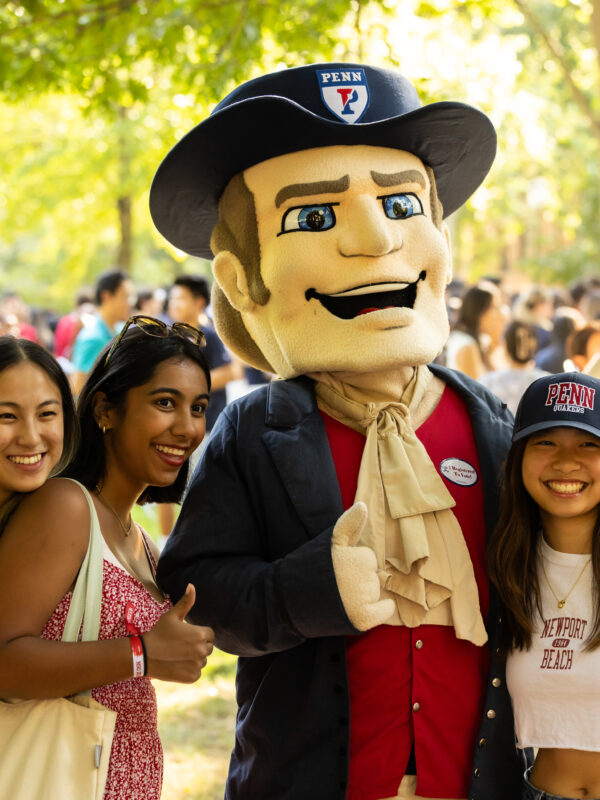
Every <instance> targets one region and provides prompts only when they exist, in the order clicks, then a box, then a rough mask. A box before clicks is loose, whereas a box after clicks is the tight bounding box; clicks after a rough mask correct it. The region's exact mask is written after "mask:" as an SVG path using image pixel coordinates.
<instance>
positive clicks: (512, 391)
mask: <svg viewBox="0 0 600 800" xmlns="http://www.w3.org/2000/svg"><path fill="white" fill-rule="evenodd" d="M503 342H504V349H505V351H506V362H507V365H508V366H507V367H506V368H504V369H498V370H493V371H492V372H486V373H485V375H482V376H481V378H479V382H480V383H482V384H483V385H484V386H486V387H487V388H488V389H489V390H490V391H492V392H494V394H495V395H497V396H498V397H499V398H500V399H501V400H502V402H503V403H506V405H507V406H508V407H509V409H510V410H511V411H512V413H513V414H516V412H517V406H518V405H519V400H520V399H521V396H522V394H523V392H524V391H525V389H526V388H527V387H528V386H529V384H530V383H533V381H534V380H536V378H541V377H543V376H544V375H547V374H548V373H547V372H545V371H544V370H541V369H538V368H537V367H536V366H535V362H534V360H533V357H534V355H535V352H536V350H537V337H536V333H535V328H534V326H533V325H529V324H528V323H526V322H519V321H518V320H513V321H512V322H509V324H508V325H507V327H506V330H505V331H504V337H503Z"/></svg>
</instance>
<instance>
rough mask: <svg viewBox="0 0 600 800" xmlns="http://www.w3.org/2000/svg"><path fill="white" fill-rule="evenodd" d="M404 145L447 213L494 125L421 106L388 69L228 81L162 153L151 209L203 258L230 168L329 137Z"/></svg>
mask: <svg viewBox="0 0 600 800" xmlns="http://www.w3.org/2000/svg"><path fill="white" fill-rule="evenodd" d="M356 144H365V145H375V146H379V147H392V148H395V149H397V150H406V151H408V152H410V153H414V155H416V156H418V157H419V158H420V159H421V161H422V162H423V163H424V164H425V165H427V166H429V167H431V168H432V169H433V172H434V175H435V180H436V186H437V192H438V196H439V198H440V201H441V203H442V206H443V209H444V215H445V216H447V215H448V214H451V213H452V212H453V211H455V210H456V209H457V208H458V207H459V206H461V205H462V204H463V203H464V202H465V200H467V198H468V197H470V195H471V194H472V193H473V192H474V191H475V189H476V188H477V187H478V186H479V184H480V183H481V182H482V181H483V179H484V178H485V176H486V175H487V173H488V171H489V169H490V167H491V165H492V161H493V160H494V156H495V154H496V133H495V131H494V128H493V125H492V123H491V122H490V120H489V119H488V118H487V117H486V116H485V114H483V113H482V112H481V111H478V110H477V109H475V108H472V107H471V106H468V105H464V104H463V103H454V102H441V103H432V104H430V105H427V106H423V107H421V104H420V102H419V98H418V96H417V93H416V91H415V88H414V87H413V85H412V84H411V83H410V82H409V81H408V80H407V79H406V78H404V77H402V75H400V74H399V73H397V72H393V71H391V70H386V69H379V68H378V67H370V66H366V65H361V64H343V63H340V64H311V65H310V66H305V67H294V68H292V69H286V70H282V71H280V72H274V73H271V74H269V75H263V76H261V77H259V78H255V79H254V80H251V81H248V82H247V83H244V84H242V85H241V86H239V87H238V88H237V89H234V91H232V92H231V93H230V94H229V95H227V97H225V99H224V100H222V101H221V102H220V103H219V105H218V106H217V107H216V108H215V109H214V111H213V112H212V114H211V115H210V116H209V117H208V118H207V119H205V120H204V121H203V122H201V123H200V124H199V125H197V126H196V127H195V128H193V130H191V131H190V132H189V133H188V134H186V136H184V137H183V139H181V141H180V142H178V143H177V144H176V145H175V147H173V149H172V150H171V151H170V152H169V153H168V154H167V156H166V157H165V159H164V160H163V162H162V163H161V165H160V166H159V168H158V171H157V173H156V175H155V176H154V181H153V183H152V188H151V190H150V213H151V214H152V218H153V220H154V224H155V225H156V227H157V228H158V230H159V231H160V232H161V233H162V234H163V236H164V237H165V238H166V239H168V240H169V241H170V242H171V243H172V244H174V245H175V246H176V247H178V248H179V249H180V250H184V251H185V252H187V253H190V254H191V255H194V256H201V257H203V258H210V257H211V251H210V245H209V242H210V235H211V233H212V229H213V228H214V226H215V224H216V222H217V204H218V201H219V198H220V196H221V194H222V193H223V190H224V189H225V187H226V185H227V184H228V183H229V181H230V180H231V178H233V176H234V175H237V173H239V172H243V170H245V169H247V168H248V167H251V166H253V165H254V164H258V163H260V162H261V161H266V160H267V159H269V158H274V157H275V156H281V155H284V154H286V153H294V152H297V151H299V150H308V149H310V148H314V147H327V146H330V145H356Z"/></svg>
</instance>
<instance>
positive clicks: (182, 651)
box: [144, 583, 215, 683]
mask: <svg viewBox="0 0 600 800" xmlns="http://www.w3.org/2000/svg"><path fill="white" fill-rule="evenodd" d="M195 601H196V590H195V588H194V586H193V585H192V584H191V583H188V585H187V588H186V590H185V594H184V595H183V597H182V598H181V599H180V600H179V602H178V603H177V604H176V605H175V606H173V608H171V609H170V610H169V611H167V613H166V614H163V616H162V617H161V618H160V619H159V621H158V622H157V623H156V625H155V626H154V627H153V628H152V630H151V631H149V632H148V633H145V634H144V644H145V645H146V655H147V658H148V664H147V672H148V676H149V677H151V678H159V679H160V680H163V681H177V682H178V683H194V681H197V680H198V678H199V677H200V673H201V671H202V668H203V667H204V666H205V665H206V660H207V658H208V656H209V655H210V654H211V653H212V650H213V642H214V638H215V634H214V631H213V629H212V628H205V627H203V626H201V625H191V624H188V623H187V622H185V621H184V620H185V618H186V616H187V614H188V612H189V611H190V609H191V608H192V606H193V605H194V603H195Z"/></svg>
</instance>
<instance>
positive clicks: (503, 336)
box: [0, 269, 600, 535]
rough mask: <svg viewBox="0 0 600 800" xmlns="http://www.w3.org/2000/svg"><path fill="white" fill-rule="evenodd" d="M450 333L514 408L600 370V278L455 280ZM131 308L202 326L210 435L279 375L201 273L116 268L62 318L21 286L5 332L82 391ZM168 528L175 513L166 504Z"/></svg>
mask: <svg viewBox="0 0 600 800" xmlns="http://www.w3.org/2000/svg"><path fill="white" fill-rule="evenodd" d="M447 307H448V315H449V319H450V326H451V333H450V337H449V339H448V342H447V344H446V347H445V349H444V351H443V353H441V355H440V356H439V358H438V361H439V363H442V364H444V365H446V366H448V367H452V368H454V369H458V370H460V371H461V372H464V373H465V374H467V375H469V376H470V377H472V378H475V379H476V380H478V381H480V382H481V383H482V384H484V385H485V386H487V387H488V388H489V389H491V391H493V392H494V393H495V394H497V395H498V397H500V399H501V400H503V401H504V402H505V403H506V404H507V405H508V407H509V408H510V409H511V411H513V413H514V411H515V410H516V407H517V405H518V402H519V399H520V397H521V395H522V394H523V392H524V391H525V389H526V388H527V386H528V385H529V384H530V383H531V382H532V381H533V380H535V379H536V378H538V377H540V376H542V375H544V374H546V373H557V372H562V371H565V370H578V371H582V372H586V373H589V374H591V375H594V376H596V377H598V376H600V277H596V276H589V277H586V278H583V279H581V280H578V281H577V282H575V283H573V284H571V285H570V286H569V287H568V288H546V287H542V286H539V285H530V286H528V287H527V288H526V289H524V290H522V291H520V292H509V291H507V289H506V287H505V286H504V284H503V281H502V280H501V279H499V278H497V277H485V278H482V279H481V280H478V281H477V282H474V283H472V284H468V283H466V282H464V281H461V280H454V281H452V282H451V283H450V285H449V286H448V291H447ZM131 314H145V315H148V316H150V317H156V318H158V319H160V320H162V321H164V322H167V323H172V322H184V323H187V324H190V325H196V326H200V327H201V328H202V330H203V331H204V333H205V336H206V351H205V352H206V358H207V361H208V364H209V367H210V372H211V381H212V386H213V391H212V393H211V401H210V408H209V410H208V412H207V435H210V431H211V429H212V428H213V426H214V424H215V422H216V419H217V416H218V415H219V413H220V412H221V411H222V409H223V408H224V407H225V405H226V403H227V402H228V401H229V400H231V399H233V398H234V397H237V396H239V395H240V394H243V393H244V392H246V391H249V390H250V389H251V388H253V387H254V386H256V385H260V384H261V383H265V382H267V381H269V380H271V379H272V378H273V376H272V375H267V374H265V373H261V372H259V371H258V370H255V369H253V368H251V367H249V366H247V365H245V364H242V363H241V362H240V361H239V360H238V359H237V358H236V357H235V356H233V355H232V354H231V353H230V352H229V351H228V350H227V349H226V347H225V346H224V345H223V343H222V342H221V340H220V339H219V336H218V334H217V332H216V331H215V329H214V326H213V323H212V320H211V316H210V285H209V282H208V280H207V279H206V278H205V277H204V276H202V275H191V274H182V275H179V276H178V277H176V278H175V279H174V280H173V282H172V283H171V284H170V285H168V286H157V287H152V286H136V285H135V284H134V282H133V281H132V280H131V278H130V277H129V275H128V274H127V273H125V272H123V271H121V270H118V269H113V270H108V271H106V272H103V273H102V274H101V275H99V277H98V279H97V281H96V285H95V286H94V287H82V288H81V289H80V290H79V291H78V292H77V295H76V297H75V301H74V307H73V309H72V310H71V311H69V312H68V313H67V314H65V315H63V316H59V315H58V314H55V313H53V312H52V311H46V310H40V309H36V308H34V307H31V306H28V305H27V303H26V301H25V300H24V298H23V297H21V296H20V295H19V294H18V293H16V292H12V291H10V292H5V293H4V294H3V295H2V297H1V299H0V334H4V333H8V334H12V335H14V336H16V337H20V338H24V339H29V340H30V341H34V342H38V343H40V344H42V345H44V346H45V347H46V348H47V349H48V350H50V351H51V352H52V353H53V354H54V355H55V357H56V358H57V359H58V361H59V363H60V365H61V366H62V368H63V370H64V371H65V373H66V374H67V376H68V378H69V382H70V385H71V388H72V390H73V393H74V395H75V396H77V394H78V393H79V391H80V389H81V386H82V385H83V382H84V381H85V378H86V376H87V374H88V373H89V371H90V369H91V368H92V365H93V364H94V361H95V359H96V357H97V355H98V353H99V352H100V351H101V350H102V348H103V347H104V346H105V344H107V342H109V341H110V340H111V339H112V338H113V337H114V336H115V335H116V333H117V332H118V331H119V329H120V326H121V325H122V324H123V322H124V321H125V320H126V319H127V318H128V317H129V316H130V315H131ZM162 516H163V517H164V519H162V518H161V529H162V530H163V532H164V535H167V534H168V531H169V530H170V528H171V526H172V522H173V511H172V509H170V508H169V507H167V506H165V508H164V509H162Z"/></svg>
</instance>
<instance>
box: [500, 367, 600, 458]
mask: <svg viewBox="0 0 600 800" xmlns="http://www.w3.org/2000/svg"><path fill="white" fill-rule="evenodd" d="M559 427H560V428H562V427H567V428H579V429H580V430H582V431H587V432H588V433H592V434H594V436H598V437H600V380H598V379H597V378H592V377H591V375H586V374H584V373H583V372H559V373H558V374H557V375H548V376H546V377H543V378H538V379H537V381H534V382H533V383H532V384H531V385H530V386H528V387H527V389H526V390H525V393H524V394H523V397H521V402H520V403H519V407H518V408H517V415H516V417H515V427H514V432H513V439H512V440H513V442H517V441H518V440H519V439H523V438H524V437H525V436H529V435H530V434H532V433H537V431H543V430H545V429H547V428H559Z"/></svg>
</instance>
